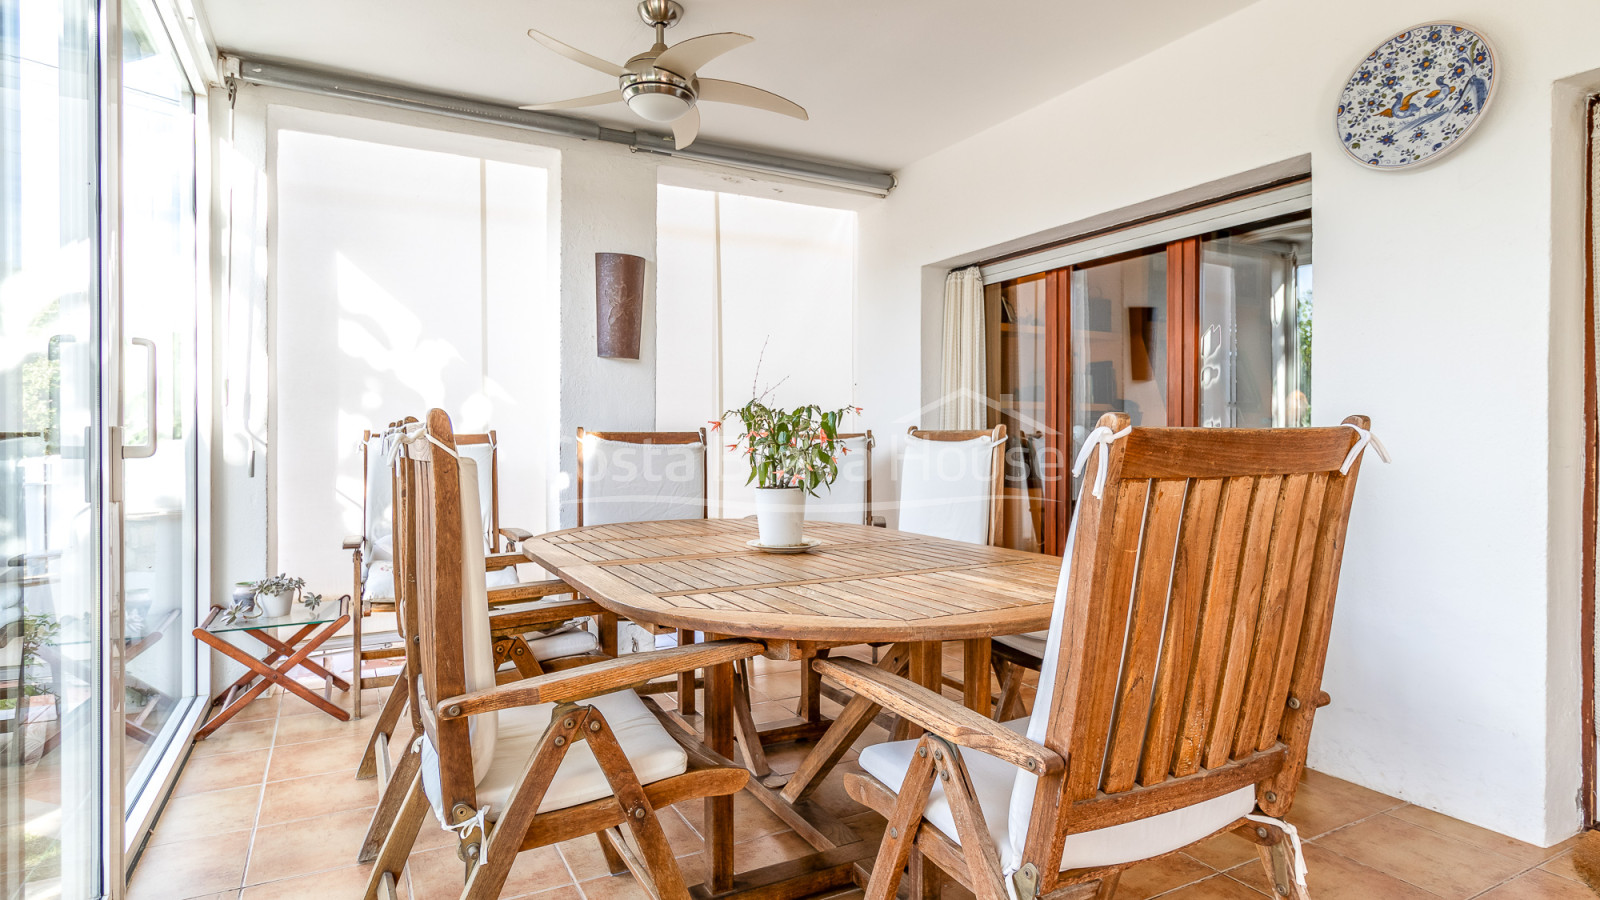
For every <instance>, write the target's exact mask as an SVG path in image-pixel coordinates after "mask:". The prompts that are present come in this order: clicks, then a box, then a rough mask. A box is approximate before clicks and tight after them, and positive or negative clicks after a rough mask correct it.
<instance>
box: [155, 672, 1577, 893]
mask: <svg viewBox="0 0 1600 900" xmlns="http://www.w3.org/2000/svg"><path fill="white" fill-rule="evenodd" d="M755 682H756V683H755V685H754V689H755V690H754V694H753V699H754V700H755V713H756V717H757V719H758V720H765V721H777V720H780V719H784V718H787V717H788V716H790V715H792V714H793V701H792V698H793V697H795V696H797V694H798V692H799V676H798V673H797V672H796V671H794V668H793V664H783V663H770V662H767V661H765V660H759V661H758V674H757V677H756V678H755ZM380 697H381V692H377V691H371V692H369V695H368V699H369V702H371V703H373V704H374V705H373V706H372V707H370V709H372V710H374V711H375V710H376V704H377V702H378V700H379V699H380ZM785 701H788V702H785ZM371 723H372V719H371V718H367V719H364V720H361V721H355V722H349V723H342V722H338V721H336V720H334V719H332V718H330V717H328V716H326V715H323V714H321V713H319V712H317V711H316V710H314V709H313V708H312V707H311V706H310V705H309V704H306V703H305V702H304V701H302V700H300V699H299V698H296V697H294V696H293V695H289V696H282V695H277V696H269V697H264V698H262V699H259V700H257V701H255V702H254V703H252V704H251V705H250V707H249V708H248V709H247V710H246V711H245V712H243V713H241V715H240V716H239V717H238V718H237V719H236V720H235V721H233V722H230V723H228V724H227V725H225V726H224V727H223V728H222V729H221V730H219V731H218V732H217V734H216V735H215V736H213V737H212V738H211V739H210V740H207V741H202V742H201V743H200V744H199V745H198V746H197V747H196V748H195V750H194V753H193V756H192V757H191V759H190V761H189V763H188V765H187V766H186V768H185V770H184V772H183V774H182V776H181V777H180V779H179V781H178V784H177V788H176V790H175V793H174V796H173V799H172V800H171V802H170V803H169V804H168V806H167V808H166V810H165V811H164V812H163V813H162V815H161V817H160V819H159V821H158V822H157V825H156V828H155V831H154V832H153V834H152V835H151V837H150V840H149V843H148V846H147V847H146V849H145V851H144V853H143V855H142V856H141V858H140V859H139V863H138V866H137V868H136V869H135V871H134V875H133V879H132V883H131V885H130V890H129V894H128V896H129V898H130V900H185V898H205V900H221V898H227V900H269V898H270V900H277V898H298V897H308V898H309V897H353V896H359V891H360V889H361V887H362V886H363V885H364V884H365V882H366V875H367V872H366V868H365V867H362V866H356V865H354V864H353V862H354V857H355V848H356V847H357V845H358V844H359V843H360V841H361V838H362V836H363V835H364V834H365V831H366V828H367V824H368V821H369V818H370V816H371V813H372V808H373V806H374V805H375V804H376V802H377V788H376V783H375V782H373V781H357V780H355V778H354V772H355V764H356V761H357V760H358V759H359V757H360V755H361V752H362V750H363V749H364V748H365V746H366V738H367V734H368V732H369V729H370V727H371ZM401 727H402V731H404V730H406V729H407V727H408V726H405V725H402V726H401ZM882 736H883V735H882V732H880V731H877V730H876V729H869V731H868V734H867V736H866V738H864V741H872V740H881V739H882ZM397 743H403V742H397ZM397 752H398V748H397ZM803 753H804V749H803V748H792V749H787V750H780V751H779V752H778V753H776V754H775V755H774V757H773V759H772V764H773V768H774V769H776V770H778V771H780V772H784V771H792V770H793V768H794V767H795V766H796V765H797V764H798V761H799V758H800V756H801V755H802V754H803ZM851 758H853V756H852V757H851ZM842 768H843V767H841V769H842ZM838 782H839V775H838V774H835V775H834V776H833V777H832V778H830V780H829V782H828V783H827V784H826V785H825V786H824V788H823V790H822V791H820V792H819V796H818V798H817V800H818V802H819V803H821V804H822V805H823V806H825V807H826V808H828V809H830V810H832V811H834V812H836V813H838V814H839V815H841V816H842V817H845V818H846V819H847V820H848V821H850V822H851V823H852V824H853V825H855V826H856V827H857V830H858V831H859V832H861V833H863V834H873V835H876V834H878V833H881V828H882V820H881V819H879V818H877V817H876V816H875V815H874V814H872V813H870V812H866V811H864V810H863V809H862V808H861V807H859V806H856V805H855V804H854V803H853V802H852V801H851V800H850V799H849V798H848V797H846V796H845V795H844V791H843V789H842V788H841V787H840V785H839V783H838ZM735 820H736V822H737V823H738V833H737V840H738V841H739V843H738V845H737V847H736V860H737V865H738V867H739V868H740V869H745V868H752V867H755V866H760V865H766V864H768V863H772V862H779V861H782V860H785V859H790V858H794V857H796V856H800V855H803V854H805V853H806V852H808V851H809V849H810V848H809V847H808V846H806V845H805V843H804V842H803V841H801V840H800V839H799V838H798V837H797V836H796V835H795V834H794V833H793V832H791V831H789V830H788V829H787V828H785V827H784V825H783V824H782V823H781V822H780V821H779V820H778V819H777V818H775V817H774V816H772V815H771V814H770V813H769V812H767V811H766V810H765V809H764V808H763V807H761V806H760V804H758V803H757V802H755V801H754V800H753V799H752V798H750V797H749V796H748V795H740V797H739V798H738V801H737V806H736V814H735ZM1289 820H1290V821H1291V822H1293V823H1294V824H1295V825H1296V826H1297V827H1298V828H1299V830H1300V833H1301V835H1302V836H1303V837H1304V838H1305V839H1306V843H1305V846H1306V858H1307V862H1308V864H1309V866H1310V872H1311V874H1310V879H1309V882H1310V890H1311V895H1312V896H1313V897H1315V898H1317V900H1358V898H1359V900H1374V898H1383V900H1390V898H1392V900H1428V898H1448V900H1465V898H1469V897H1481V898H1484V900H1593V898H1594V896H1595V895H1594V894H1593V893H1591V892H1590V891H1589V890H1588V888H1586V887H1585V886H1584V885H1583V884H1582V883H1581V882H1579V881H1578V879H1577V875H1576V874H1575V873H1574V872H1573V869H1572V862H1571V850H1570V846H1569V844H1570V842H1569V844H1563V845H1561V846H1559V847H1555V848H1551V849H1541V848H1538V847H1534V846H1531V845H1529V844H1524V843H1521V842H1519V841H1515V840H1511V839H1510V838H1506V837H1502V836H1500V835H1497V834H1494V833H1492V832H1489V831H1485V830H1483V829H1481V828H1476V827H1474V826H1471V825H1468V824H1466V823H1464V822H1460V821H1458V820H1455V819H1451V818H1447V817H1445V816H1442V815H1439V814H1437V813H1433V812H1430V811H1428V810H1425V809H1422V808H1419V807H1415V806H1411V805H1408V804H1404V803H1401V802H1400V801H1398V800H1395V799H1394V798H1392V797H1387V796H1385V795H1383V794H1379V793H1376V792H1373V791H1369V790H1366V789H1365V788H1361V787H1357V786H1356V785H1353V784H1350V783H1348V782H1345V781H1340V780H1339V779H1336V778H1331V777H1328V776H1326V775H1321V774H1318V773H1315V772H1309V773H1307V775H1306V779H1305V782H1304V783H1303V784H1302V786H1301V789H1300V793H1299V794H1298V797H1297V799H1296V802H1295V808H1294V812H1293V813H1292V814H1291V815H1290V816H1289ZM664 824H665V828H666V832H667V837H668V839H669V841H671V843H672V844H673V846H674V847H675V848H676V849H677V851H678V852H679V853H680V854H682V855H681V856H680V857H679V862H680V864H681V865H682V866H683V868H684V874H685V877H686V880H688V881H689V882H690V883H694V882H695V881H699V880H701V878H702V877H703V875H702V871H703V870H702V867H701V859H700V855H699V851H700V836H699V833H698V831H697V829H698V827H699V825H700V811H699V808H698V804H689V805H686V806H685V807H683V808H682V809H676V808H675V809H670V810H667V811H666V812H665V813H664ZM874 839H875V838H874ZM461 879H462V867H461V864H460V862H459V861H458V860H457V859H456V856H455V847H454V840H453V838H452V837H451V836H450V835H448V834H446V833H445V832H443V831H441V830H439V829H438V828H437V827H431V826H425V827H424V829H423V832H422V835H421V837H420V838H419V839H418V845H417V851H416V852H415V853H414V854H413V855H412V857H411V861H410V865H409V866H408V869H407V878H406V881H407V883H406V885H404V891H403V892H402V896H408V897H411V898H413V900H434V898H454V897H457V896H458V895H459V892H460V885H461ZM958 893H959V894H962V895H964V897H965V896H970V895H966V894H965V892H964V891H960V890H958V889H949V890H947V892H946V897H947V898H948V900H957V898H955V895H956V894H958ZM1270 895H1271V887H1270V885H1268V884H1267V882H1266V878H1265V876H1264V874H1263V872H1262V869H1261V866H1260V864H1259V862H1257V861H1256V856H1255V851H1254V848H1253V846H1252V845H1251V844H1249V843H1248V842H1246V841H1245V840H1243V839H1241V838H1237V837H1234V836H1232V835H1223V836H1221V837H1217V838H1213V839H1211V840H1210V841H1207V842H1205V843H1203V844H1200V845H1198V846H1196V847H1193V848H1191V849H1190V850H1189V851H1187V852H1184V853H1179V854H1175V855H1172V856H1169V857H1167V858H1165V859H1161V860H1157V861H1155V862H1151V863H1146V864H1144V865H1141V866H1139V867H1137V868H1134V869H1132V870H1130V871H1129V872H1128V873H1127V874H1126V875H1124V877H1123V880H1122V885H1121V889H1120V890H1119V892H1118V894H1117V897H1118V900H1143V898H1150V897H1157V896H1159V897H1162V898H1163V900H1260V898H1262V897H1264V896H1270ZM503 896H505V897H508V898H509V897H536V896H537V897H540V898H543V900H638V898H643V897H644V896H645V895H644V892H643V891H642V890H640V889H639V887H638V886H637V885H636V884H634V882H633V879H632V877H631V876H628V875H622V876H611V875H609V874H607V870H606V868H605V862H604V859H603V858H602V857H601V854H600V849H599V845H598V843H597V842H596V841H595V840H594V839H593V838H584V839H582V840H577V841H571V842H568V843H565V844H561V845H559V846H557V847H549V848H545V849H542V850H538V851H533V852H529V853H524V854H522V855H521V857H520V858H519V860H518V863H517V865H516V867H515V868H514V869H513V871H512V874H511V877H510V879H509V880H508V881H507V883H506V889H505V892H504V894H503Z"/></svg>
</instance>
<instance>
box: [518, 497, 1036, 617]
mask: <svg viewBox="0 0 1600 900" xmlns="http://www.w3.org/2000/svg"><path fill="white" fill-rule="evenodd" d="M755 536H756V524H755V522H754V521H753V520H750V519H690V520H677V521H666V522H631V523H624V524H615V525H592V526H588V527H585V528H573V529H569V530H566V531H557V532H553V533H551V534H547V535H542V536H540V537H537V538H534V539H532V540H528V541H524V542H523V544H522V551H523V552H524V553H525V554H526V555H527V556H528V558H529V559H531V560H532V561H534V562H535V563H538V564H539V565H540V566H543V567H544V568H545V569H547V570H549V571H550V572H552V573H554V574H555V575H557V576H558V577H560V578H561V579H563V580H565V581H566V582H567V583H568V584H570V585H572V586H573V587H574V588H576V589H578V590H579V591H581V592H583V593H585V594H587V595H589V596H590V597H592V598H594V600H595V601H596V602H597V603H599V604H600V605H601V606H604V607H606V608H607V609H609V610H611V611H612V612H614V613H617V614H618V615H620V616H622V617H624V618H628V619H632V620H634V621H637V622H644V623H648V624H652V625H666V626H671V627H674V628H688V629H694V630H696V631H704V632H710V633H714V634H725V635H732V636H736V637H749V638H759V639H768V640H778V641H795V642H805V643H862V642H867V641H935V640H961V639H969V638H981V637H990V636H993V635H998V634H1015V633H1018V632H1022V631H1037V630H1039V629H1043V628H1045V627H1047V626H1048V625H1049V620H1050V604H1051V601H1052V600H1053V599H1054V597H1055V589H1056V580H1057V578H1058V576H1059V575H1060V571H1061V560H1060V559H1059V558H1057V557H1054V556H1047V555H1043V554H1038V553H1024V552H1021V551H1017V550H1006V549H1001V548H997V547H986V546H981V545H977V544H967V543H962V542H959V541H949V540H943V539H940V538H932V537H927V536H924V535H917V534H910V533H908V532H902V531H889V530H887V529H883V528H871V527H868V526H865V525H846V524H835V523H824V522H807V523H806V536H807V537H811V538H816V539H819V540H821V541H822V544H821V546H820V547H818V548H817V549H815V550H812V551H811V552H809V553H800V554H793V555H779V554H772V553H763V552H761V551H758V550H753V549H751V548H750V547H748V546H746V542H747V541H750V540H752V539H754V538H755Z"/></svg>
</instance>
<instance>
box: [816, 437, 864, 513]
mask: <svg viewBox="0 0 1600 900" xmlns="http://www.w3.org/2000/svg"><path fill="white" fill-rule="evenodd" d="M839 444H840V445H841V449H842V450H843V451H844V452H843V453H841V454H840V455H839V457H838V462H839V477H838V478H837V479H835V480H834V482H833V484H831V485H829V486H827V487H821V488H817V496H815V497H807V498H806V521H807V522H845V523H848V524H850V525H861V524H864V523H865V522H866V520H867V479H868V478H870V477H871V473H870V472H868V471H867V436H866V435H862V436H860V437H853V438H844V439H843V440H841V441H839Z"/></svg>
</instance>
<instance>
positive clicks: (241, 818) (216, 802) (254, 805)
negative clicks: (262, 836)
mask: <svg viewBox="0 0 1600 900" xmlns="http://www.w3.org/2000/svg"><path fill="white" fill-rule="evenodd" d="M260 808H261V785H259V784H251V785H246V786H244V787H237V788H230V789H228V790H223V791H208V792H206V793H204V794H186V795H184V796H182V797H173V798H172V799H171V800H169V801H167V806H166V808H165V809H163V810H162V811H161V817H160V818H159V819H157V820H156V829H155V833H154V834H152V835H150V844H151V846H154V845H156V844H170V843H172V842H173V841H184V840H189V839H191V838H198V837H206V836H208V835H213V834H225V833H227V832H230V831H246V830H249V829H251V828H254V827H255V825H256V813H257V812H258V811H259V810H260Z"/></svg>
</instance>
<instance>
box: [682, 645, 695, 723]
mask: <svg viewBox="0 0 1600 900" xmlns="http://www.w3.org/2000/svg"><path fill="white" fill-rule="evenodd" d="M694 642H695V641H694V629H692V628H679V629H678V646H679V647H687V646H689V645H690V644H692V643H694ZM694 682H695V674H694V673H693V672H683V673H680V674H679V675H678V713H679V714H680V715H685V716H692V715H694V706H695V704H694V699H695V698H694V691H695V687H694Z"/></svg>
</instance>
